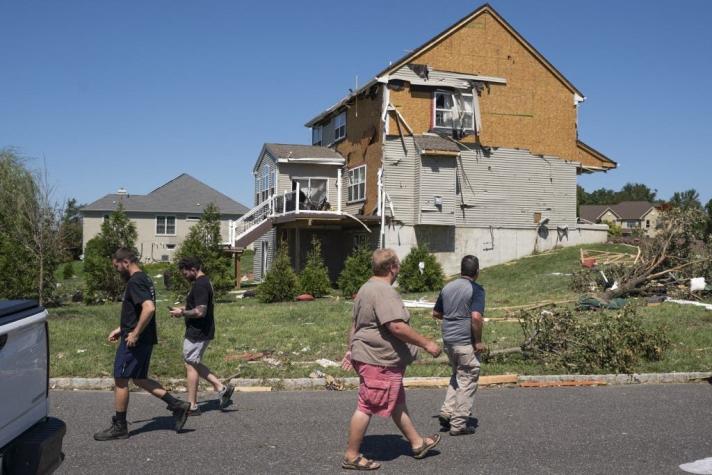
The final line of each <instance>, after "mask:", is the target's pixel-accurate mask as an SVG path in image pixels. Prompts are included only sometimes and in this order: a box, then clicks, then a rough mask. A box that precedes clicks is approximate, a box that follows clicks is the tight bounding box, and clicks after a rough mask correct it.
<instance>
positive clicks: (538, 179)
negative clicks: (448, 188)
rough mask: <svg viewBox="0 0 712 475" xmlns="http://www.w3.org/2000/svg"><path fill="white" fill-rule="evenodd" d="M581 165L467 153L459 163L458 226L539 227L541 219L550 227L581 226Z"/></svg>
mask: <svg viewBox="0 0 712 475" xmlns="http://www.w3.org/2000/svg"><path fill="white" fill-rule="evenodd" d="M576 166H577V163H576V162H567V161H564V160H560V159H558V158H556V157H539V156H535V155H532V154H530V153H529V152H528V151H526V150H516V149H502V148H500V149H493V150H492V151H491V153H490V154H489V155H486V154H484V153H483V151H482V150H481V149H475V150H463V151H462V152H461V158H460V160H459V163H458V170H457V175H458V181H459V183H460V186H459V188H460V194H459V195H458V198H459V201H460V204H462V203H464V205H465V207H461V209H460V210H458V211H457V212H456V217H457V224H458V226H508V225H521V226H534V225H535V224H536V223H535V213H541V217H542V219H543V218H549V223H548V224H549V226H557V225H561V226H563V225H569V226H572V225H574V224H576Z"/></svg>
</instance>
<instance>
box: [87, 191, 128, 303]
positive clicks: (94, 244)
mask: <svg viewBox="0 0 712 475" xmlns="http://www.w3.org/2000/svg"><path fill="white" fill-rule="evenodd" d="M137 236H138V234H137V232H136V225H135V224H134V223H132V222H131V220H129V217H128V216H127V215H126V212H125V211H124V208H123V206H122V205H121V203H119V206H118V207H117V208H116V211H114V212H113V213H111V214H110V215H109V217H108V218H107V219H106V220H104V222H103V223H102V224H101V232H100V233H99V234H97V235H96V236H95V237H93V238H92V239H90V240H89V242H88V243H87V245H86V249H85V250H84V283H85V288H86V293H85V294H84V301H85V302H86V303H105V302H107V301H115V300H117V299H118V298H119V297H120V296H121V295H122V294H123V292H124V287H125V286H126V283H125V282H124V281H123V279H122V278H121V276H120V275H119V273H118V272H116V270H115V269H114V267H113V266H112V264H111V256H112V255H113V254H114V253H115V252H116V250H117V249H118V248H120V247H128V248H133V247H134V245H135V243H136V237H137Z"/></svg>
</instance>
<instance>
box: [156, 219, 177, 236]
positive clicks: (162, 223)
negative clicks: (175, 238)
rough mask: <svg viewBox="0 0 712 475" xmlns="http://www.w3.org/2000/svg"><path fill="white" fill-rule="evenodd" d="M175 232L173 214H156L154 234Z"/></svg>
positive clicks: (171, 233) (170, 234)
mask: <svg viewBox="0 0 712 475" xmlns="http://www.w3.org/2000/svg"><path fill="white" fill-rule="evenodd" d="M175 233H176V217H175V216H156V234H158V235H168V236H172V235H174V234H175Z"/></svg>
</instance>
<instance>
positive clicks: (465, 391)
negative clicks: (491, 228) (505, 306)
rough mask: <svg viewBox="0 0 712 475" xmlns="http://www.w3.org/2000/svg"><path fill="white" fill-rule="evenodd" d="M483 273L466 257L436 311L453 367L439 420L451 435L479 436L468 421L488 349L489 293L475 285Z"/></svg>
mask: <svg viewBox="0 0 712 475" xmlns="http://www.w3.org/2000/svg"><path fill="white" fill-rule="evenodd" d="M479 271H480V263H479V260H478V259H477V258H476V257H475V256H469V255H468V256H465V257H463V258H462V262H461V264H460V278H458V279H456V280H453V281H452V282H450V283H449V284H447V285H446V286H445V287H444V288H443V289H442V291H441V292H440V295H439V296H438V300H437V302H436V303H435V308H434V309H433V317H435V318H437V319H439V320H442V321H443V323H442V332H443V346H444V350H445V352H446V353H447V355H448V359H449V360H450V366H451V367H452V376H451V377H450V384H449V386H448V388H447V394H446V396H445V402H444V403H443V405H442V407H441V408H440V416H439V419H440V425H442V427H443V428H444V429H449V430H450V435H467V434H474V432H475V429H474V427H468V426H467V421H468V419H469V417H470V413H471V411H472V405H473V403H474V401H475V392H476V391H477V381H478V380H479V379H480V361H479V358H478V354H479V353H480V352H482V351H484V349H485V346H484V343H482V328H483V326H484V317H483V315H484V313H485V289H483V288H482V286H481V285H479V284H477V283H476V282H475V281H476V280H477V277H478V276H479Z"/></svg>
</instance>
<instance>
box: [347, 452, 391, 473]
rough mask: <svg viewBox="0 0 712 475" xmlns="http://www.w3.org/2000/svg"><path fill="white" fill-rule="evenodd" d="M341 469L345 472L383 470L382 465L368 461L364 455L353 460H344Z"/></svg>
mask: <svg viewBox="0 0 712 475" xmlns="http://www.w3.org/2000/svg"><path fill="white" fill-rule="evenodd" d="M341 468H343V469H345V470H378V469H379V468H381V464H380V463H377V462H374V461H373V460H369V459H367V458H366V457H364V456H363V454H359V455H358V456H357V457H356V458H355V459H353V460H347V459H344V460H343V461H342V462H341Z"/></svg>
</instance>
